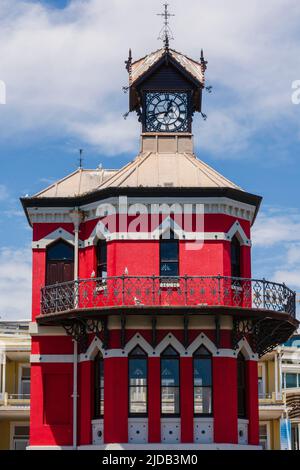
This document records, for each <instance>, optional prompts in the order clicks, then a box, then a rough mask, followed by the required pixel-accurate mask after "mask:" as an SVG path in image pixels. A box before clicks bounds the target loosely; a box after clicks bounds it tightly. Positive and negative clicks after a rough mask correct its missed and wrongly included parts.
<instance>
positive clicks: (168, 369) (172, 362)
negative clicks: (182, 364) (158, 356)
mask: <svg viewBox="0 0 300 470" xmlns="http://www.w3.org/2000/svg"><path fill="white" fill-rule="evenodd" d="M161 384H162V386H170V385H171V386H179V361H178V359H162V361H161Z"/></svg>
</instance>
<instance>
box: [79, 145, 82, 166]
mask: <svg viewBox="0 0 300 470" xmlns="http://www.w3.org/2000/svg"><path fill="white" fill-rule="evenodd" d="M82 154H83V149H79V169H82V162H83V157H82Z"/></svg>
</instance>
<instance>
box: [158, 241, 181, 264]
mask: <svg viewBox="0 0 300 470" xmlns="http://www.w3.org/2000/svg"><path fill="white" fill-rule="evenodd" d="M160 259H161V261H178V241H177V240H174V241H168V240H166V241H163V240H162V241H161V242H160Z"/></svg>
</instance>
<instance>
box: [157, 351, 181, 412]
mask: <svg viewBox="0 0 300 470" xmlns="http://www.w3.org/2000/svg"><path fill="white" fill-rule="evenodd" d="M161 413H162V415H165V416H179V415H180V397H179V355H178V353H177V352H176V351H175V349H173V348H172V347H171V346H169V347H167V349H166V350H165V351H164V352H163V353H162V355H161Z"/></svg>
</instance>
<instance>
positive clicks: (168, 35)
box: [157, 2, 175, 49]
mask: <svg viewBox="0 0 300 470" xmlns="http://www.w3.org/2000/svg"><path fill="white" fill-rule="evenodd" d="M163 6H164V9H165V11H164V12H163V13H158V14H157V16H162V17H163V18H164V25H163V27H162V29H161V30H160V33H159V36H158V39H160V40H162V41H163V43H164V46H165V49H169V46H170V41H172V40H173V39H174V36H173V33H172V30H171V28H170V26H169V19H170V18H171V16H175V15H173V14H171V13H169V9H168V7H169V3H167V2H166V3H164V5H163Z"/></svg>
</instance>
